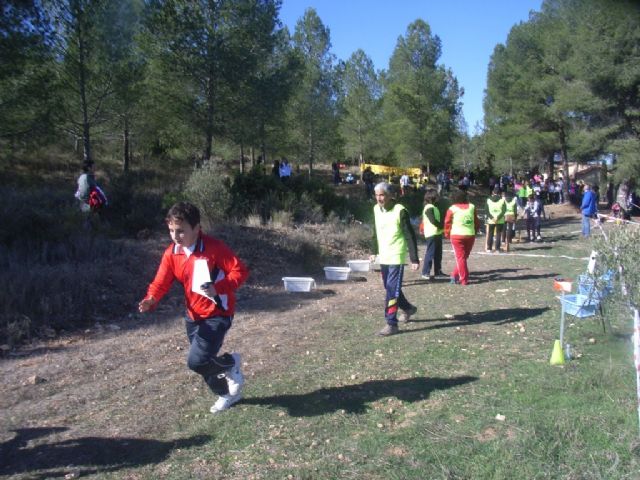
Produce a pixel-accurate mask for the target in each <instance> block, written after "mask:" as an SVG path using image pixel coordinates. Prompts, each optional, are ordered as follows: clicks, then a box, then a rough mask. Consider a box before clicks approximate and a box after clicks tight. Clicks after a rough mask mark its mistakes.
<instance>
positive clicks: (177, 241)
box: [138, 202, 249, 413]
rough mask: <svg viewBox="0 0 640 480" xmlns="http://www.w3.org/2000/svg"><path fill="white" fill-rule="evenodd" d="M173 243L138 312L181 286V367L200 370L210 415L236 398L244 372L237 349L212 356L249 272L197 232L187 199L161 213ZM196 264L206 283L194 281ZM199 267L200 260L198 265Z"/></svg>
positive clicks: (194, 211)
mask: <svg viewBox="0 0 640 480" xmlns="http://www.w3.org/2000/svg"><path fill="white" fill-rule="evenodd" d="M166 222H167V227H168V228H169V235H170V236H171V240H173V244H171V245H169V246H168V247H167V249H166V250H165V251H164V254H163V255H162V260H161V261H160V266H159V268H158V271H157V273H156V276H155V278H154V279H153V282H151V284H150V285H149V288H148V289H147V294H146V296H145V297H144V299H142V301H140V303H139V305H138V310H139V311H140V312H141V313H145V312H148V311H150V310H153V309H155V308H156V306H157V305H158V302H159V301H160V300H161V299H162V297H164V296H165V295H166V294H167V292H168V291H169V289H170V288H171V284H172V283H173V281H174V280H177V281H178V282H180V283H181V284H182V286H183V288H184V299H185V304H186V308H187V311H186V315H185V326H186V333H187V338H188V339H189V344H190V346H189V353H188V355H187V365H188V367H189V368H190V369H191V370H193V371H194V372H196V373H198V374H200V375H201V376H202V377H203V379H204V381H205V382H206V384H207V385H208V386H209V388H210V389H211V391H212V392H214V393H215V394H217V395H219V397H218V399H217V401H216V402H215V403H214V404H213V406H212V407H211V409H210V411H211V413H217V412H221V411H223V410H226V409H228V408H229V407H231V406H232V405H233V404H234V403H236V402H238V401H239V400H240V399H241V398H242V385H243V384H244V376H243V375H242V372H241V370H240V367H241V363H240V362H241V358H240V354H238V353H235V352H234V353H231V354H229V353H225V354H223V355H220V356H219V355H218V352H219V351H220V348H221V347H222V342H223V341H224V337H225V334H226V333H227V331H228V330H229V328H231V325H232V322H233V315H234V309H235V291H236V290H237V289H238V287H240V285H242V284H243V283H244V281H245V280H246V279H247V277H248V275H249V272H248V270H247V267H245V265H244V264H243V263H242V262H241V261H240V259H239V258H238V257H237V256H236V255H235V254H234V253H233V252H232V251H231V250H230V249H229V247H227V246H226V245H225V244H224V243H223V242H222V241H220V240H218V239H217V238H213V237H210V236H208V235H205V234H204V233H202V230H201V227H200V212H199V210H198V209H197V207H195V206H194V205H192V204H191V203H188V202H180V203H176V204H175V205H173V206H172V207H171V208H170V209H169V211H168V213H167V216H166ZM196 262H205V265H204V267H205V269H207V270H208V271H209V274H210V275H209V276H210V280H211V281H210V282H206V281H205V282H203V283H201V284H199V285H198V284H196V285H194V283H197V282H198V281H199V279H198V277H199V276H198V274H197V273H196V272H195V265H196ZM199 265H202V263H199Z"/></svg>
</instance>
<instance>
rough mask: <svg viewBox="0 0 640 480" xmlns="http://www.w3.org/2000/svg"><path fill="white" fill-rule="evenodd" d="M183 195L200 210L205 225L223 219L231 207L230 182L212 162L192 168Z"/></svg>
mask: <svg viewBox="0 0 640 480" xmlns="http://www.w3.org/2000/svg"><path fill="white" fill-rule="evenodd" d="M184 195H185V197H186V199H187V200H189V201H190V202H192V203H193V204H194V205H196V206H197V207H198V208H199V209H200V214H201V217H202V220H203V222H204V223H205V224H207V223H210V222H214V223H217V222H219V221H221V220H223V219H225V218H226V217H227V216H228V214H229V211H230V208H231V205H232V195H231V193H230V181H229V179H228V177H226V176H225V175H223V174H222V173H221V168H220V167H219V166H218V165H217V164H216V163H215V162H213V161H211V162H207V163H205V164H204V165H203V166H202V167H199V168H194V170H193V171H192V172H191V175H190V176H189V178H188V179H187V183H186V185H185V191H184Z"/></svg>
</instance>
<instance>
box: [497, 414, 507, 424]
mask: <svg viewBox="0 0 640 480" xmlns="http://www.w3.org/2000/svg"><path fill="white" fill-rule="evenodd" d="M505 418H507V417H505V416H504V415H502V414H500V413H499V414H497V415H496V420H498V421H499V422H504V420H505Z"/></svg>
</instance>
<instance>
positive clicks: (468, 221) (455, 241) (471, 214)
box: [444, 190, 480, 285]
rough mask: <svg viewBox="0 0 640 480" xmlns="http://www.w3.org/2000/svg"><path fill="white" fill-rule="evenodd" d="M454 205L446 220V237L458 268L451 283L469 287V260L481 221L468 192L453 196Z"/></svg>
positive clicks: (454, 271)
mask: <svg viewBox="0 0 640 480" xmlns="http://www.w3.org/2000/svg"><path fill="white" fill-rule="evenodd" d="M452 200H453V204H452V205H451V206H450V207H449V209H448V210H447V215H446V217H445V218H444V236H445V238H449V239H451V246H452V247H453V253H454V255H455V257H456V266H455V267H454V269H453V272H451V283H459V284H460V285H467V284H468V283H469V268H468V267H467V259H468V258H469V255H471V250H472V249H473V244H474V243H475V241H476V232H477V231H478V229H479V228H480V221H479V220H478V215H476V207H475V205H474V204H473V203H471V202H469V200H468V198H467V192H466V191H464V190H458V191H457V192H456V193H455V194H454V195H453V199H452Z"/></svg>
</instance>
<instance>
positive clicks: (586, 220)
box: [580, 184, 598, 238]
mask: <svg viewBox="0 0 640 480" xmlns="http://www.w3.org/2000/svg"><path fill="white" fill-rule="evenodd" d="M597 198H598V197H597V195H596V194H595V193H594V192H593V191H592V190H591V187H590V186H589V185H587V184H585V186H584V190H583V194H582V203H581V204H580V211H581V212H582V236H583V237H584V238H588V237H589V236H590V235H591V219H592V218H593V217H594V216H595V215H596V213H597V212H598V200H597Z"/></svg>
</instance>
